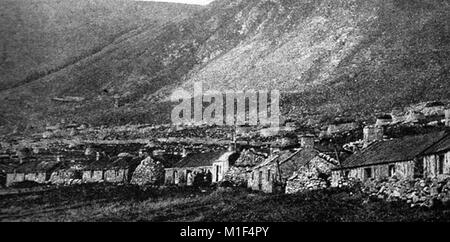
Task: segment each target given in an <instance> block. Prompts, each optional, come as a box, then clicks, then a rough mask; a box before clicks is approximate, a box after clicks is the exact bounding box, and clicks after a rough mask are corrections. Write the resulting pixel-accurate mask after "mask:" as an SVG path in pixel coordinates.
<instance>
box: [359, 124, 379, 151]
mask: <svg viewBox="0 0 450 242" xmlns="http://www.w3.org/2000/svg"><path fill="white" fill-rule="evenodd" d="M363 132H364V138H363V141H364V145H363V148H365V147H367V146H369V144H370V143H372V142H374V141H378V140H383V135H384V132H383V127H380V126H366V127H364V130H363Z"/></svg>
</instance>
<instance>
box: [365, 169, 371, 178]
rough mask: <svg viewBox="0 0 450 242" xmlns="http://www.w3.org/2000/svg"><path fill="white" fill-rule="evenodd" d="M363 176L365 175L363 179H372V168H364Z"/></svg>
mask: <svg viewBox="0 0 450 242" xmlns="http://www.w3.org/2000/svg"><path fill="white" fill-rule="evenodd" d="M364 175H365V179H370V178H372V168H365V169H364Z"/></svg>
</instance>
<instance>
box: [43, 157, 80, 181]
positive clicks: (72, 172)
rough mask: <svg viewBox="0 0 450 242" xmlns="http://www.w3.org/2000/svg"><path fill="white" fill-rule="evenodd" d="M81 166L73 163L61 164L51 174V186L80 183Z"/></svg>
mask: <svg viewBox="0 0 450 242" xmlns="http://www.w3.org/2000/svg"><path fill="white" fill-rule="evenodd" d="M82 169H83V165H82V164H81V163H78V162H74V161H66V162H62V163H61V165H59V166H58V167H57V168H56V169H55V170H54V171H53V172H52V174H51V176H50V180H49V181H50V182H51V183H52V184H72V183H81V181H82V178H83V171H82Z"/></svg>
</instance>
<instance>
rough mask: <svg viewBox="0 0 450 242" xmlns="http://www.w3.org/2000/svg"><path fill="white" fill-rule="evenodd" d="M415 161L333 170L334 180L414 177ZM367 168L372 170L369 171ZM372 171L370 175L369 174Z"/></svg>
mask: <svg viewBox="0 0 450 242" xmlns="http://www.w3.org/2000/svg"><path fill="white" fill-rule="evenodd" d="M414 164H415V162H414V161H404V162H397V163H389V164H381V165H371V166H364V167H356V168H351V169H345V170H341V171H333V172H332V181H333V183H335V182H336V181H337V180H339V179H342V178H357V179H359V180H361V181H365V180H367V179H372V178H375V179H381V178H388V177H391V176H396V177H398V178H413V177H414V166H415V165H414ZM367 170H370V172H368V171H367ZM368 173H370V176H369V174H368Z"/></svg>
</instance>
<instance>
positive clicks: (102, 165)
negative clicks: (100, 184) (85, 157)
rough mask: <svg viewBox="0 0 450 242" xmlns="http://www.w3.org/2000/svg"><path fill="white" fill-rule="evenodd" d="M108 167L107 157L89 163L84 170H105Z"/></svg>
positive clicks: (108, 160) (109, 162)
mask: <svg viewBox="0 0 450 242" xmlns="http://www.w3.org/2000/svg"><path fill="white" fill-rule="evenodd" d="M109 165H111V160H110V159H109V158H108V157H102V158H100V159H99V160H94V161H91V162H90V163H89V164H87V165H86V167H85V168H84V170H88V171H89V170H105V169H106V168H107V167H108V166H109Z"/></svg>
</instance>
